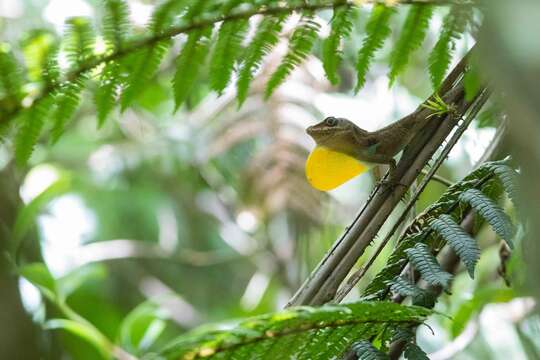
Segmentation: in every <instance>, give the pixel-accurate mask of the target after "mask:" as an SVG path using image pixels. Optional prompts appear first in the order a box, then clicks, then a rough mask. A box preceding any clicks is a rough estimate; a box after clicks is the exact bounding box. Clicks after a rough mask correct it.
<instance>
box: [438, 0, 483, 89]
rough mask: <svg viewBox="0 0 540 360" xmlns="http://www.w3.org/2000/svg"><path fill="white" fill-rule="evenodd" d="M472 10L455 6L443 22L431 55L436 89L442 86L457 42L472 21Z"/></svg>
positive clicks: (462, 6) (468, 7)
mask: <svg viewBox="0 0 540 360" xmlns="http://www.w3.org/2000/svg"><path fill="white" fill-rule="evenodd" d="M471 17H472V8H471V7H470V6H466V5H454V6H452V8H451V9H450V12H449V13H448V14H447V15H446V17H445V18H444V21H443V25H442V30H441V33H440V35H439V39H438V40H437V43H436V44H435V47H434V48H433V50H432V51H431V54H430V55H429V59H428V62H429V73H430V75H431V82H432V84H433V87H434V88H438V87H439V85H440V84H441V82H442V80H443V78H444V74H445V73H446V71H447V70H448V67H449V66H450V61H451V59H452V52H453V50H454V48H455V46H456V41H457V40H459V39H460V38H461V35H462V34H463V32H465V30H466V27H467V25H468V24H469V22H470V21H471Z"/></svg>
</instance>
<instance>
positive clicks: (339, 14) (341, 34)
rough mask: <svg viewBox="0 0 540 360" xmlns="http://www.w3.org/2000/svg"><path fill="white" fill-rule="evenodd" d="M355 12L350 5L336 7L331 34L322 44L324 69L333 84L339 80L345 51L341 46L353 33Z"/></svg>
mask: <svg viewBox="0 0 540 360" xmlns="http://www.w3.org/2000/svg"><path fill="white" fill-rule="evenodd" d="M353 14H354V13H353V9H352V8H351V7H349V6H336V7H334V15H333V17H332V28H331V30H330V35H328V37H327V38H326V39H324V42H323V44H322V60H323V67H324V71H325V73H326V77H327V78H328V80H329V81H330V82H331V83H332V84H333V85H336V84H337V83H338V82H339V78H338V75H337V70H338V68H339V65H340V64H341V61H342V57H343V52H342V50H341V49H340V47H341V46H342V43H343V40H344V39H346V38H347V37H349V35H350V34H351V31H352V28H353V24H352V16H353Z"/></svg>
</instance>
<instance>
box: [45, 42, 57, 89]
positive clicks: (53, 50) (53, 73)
mask: <svg viewBox="0 0 540 360" xmlns="http://www.w3.org/2000/svg"><path fill="white" fill-rule="evenodd" d="M58 50H59V48H58V46H57V45H56V44H55V45H53V46H51V47H50V48H49V49H48V51H47V52H46V53H45V54H44V55H43V61H42V65H41V66H40V67H41V68H42V71H41V79H42V81H43V83H44V84H45V86H50V87H52V86H55V85H56V84H58V82H59V81H60V66H59V65H58Z"/></svg>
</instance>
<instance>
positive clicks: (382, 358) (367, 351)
mask: <svg viewBox="0 0 540 360" xmlns="http://www.w3.org/2000/svg"><path fill="white" fill-rule="evenodd" d="M352 350H353V351H354V353H355V354H356V356H357V357H358V360H388V359H390V357H389V356H388V355H387V354H385V353H383V352H382V351H380V350H379V349H377V348H376V347H375V346H373V344H371V341H368V340H362V341H358V342H357V343H355V344H354V345H353V346H352Z"/></svg>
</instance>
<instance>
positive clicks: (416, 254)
mask: <svg viewBox="0 0 540 360" xmlns="http://www.w3.org/2000/svg"><path fill="white" fill-rule="evenodd" d="M405 253H406V254H407V257H408V258H409V260H410V262H411V263H412V264H413V265H414V267H415V269H416V270H418V271H419V272H420V274H422V278H423V279H424V280H425V281H427V282H428V283H429V284H431V285H440V286H442V287H443V288H448V283H449V281H450V279H452V275H450V274H449V273H447V272H446V271H444V270H443V269H441V266H440V265H439V263H438V262H437V259H436V258H435V256H433V254H432V253H431V251H430V250H429V248H428V246H427V245H426V244H422V243H418V244H416V245H415V246H414V247H413V248H410V249H407V250H405Z"/></svg>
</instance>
